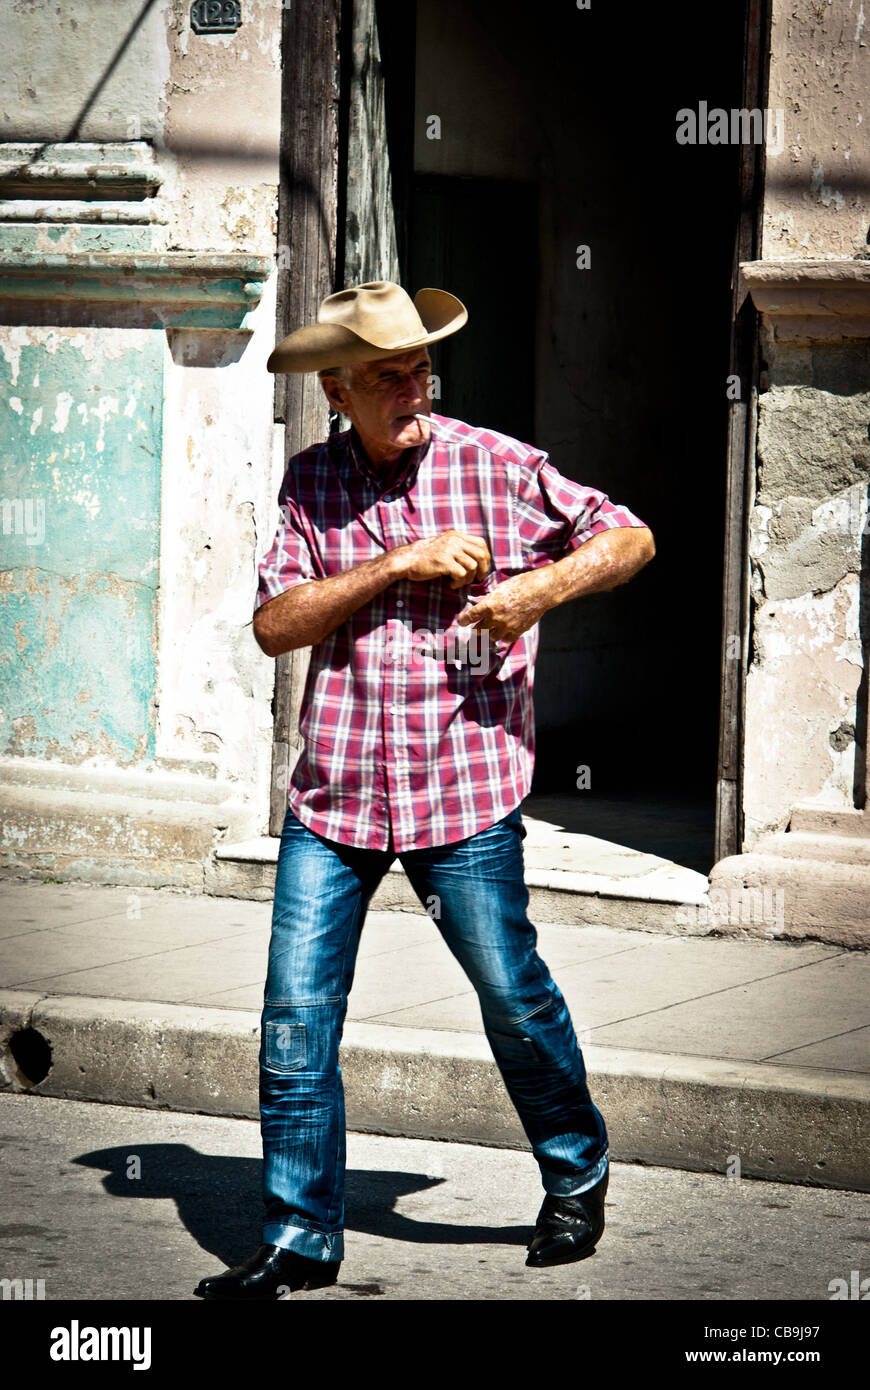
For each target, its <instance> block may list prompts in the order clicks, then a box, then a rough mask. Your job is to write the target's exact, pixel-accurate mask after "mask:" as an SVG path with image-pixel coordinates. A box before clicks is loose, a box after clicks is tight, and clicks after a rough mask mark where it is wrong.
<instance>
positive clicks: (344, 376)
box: [317, 366, 352, 387]
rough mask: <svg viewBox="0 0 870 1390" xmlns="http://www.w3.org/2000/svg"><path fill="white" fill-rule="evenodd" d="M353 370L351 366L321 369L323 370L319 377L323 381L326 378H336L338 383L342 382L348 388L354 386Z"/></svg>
mask: <svg viewBox="0 0 870 1390" xmlns="http://www.w3.org/2000/svg"><path fill="white" fill-rule="evenodd" d="M351 370H352V369H351V367H350V366H344V367H321V369H320V371H319V372H318V373H317V375H318V376H319V378H320V380H321V381H322V380H323V378H324V377H325V376H334V377H335V378H336V379H337V380H338V381H340V382H341V384H342V386H345V387H347V386H350V385H351V384H352V382H351Z"/></svg>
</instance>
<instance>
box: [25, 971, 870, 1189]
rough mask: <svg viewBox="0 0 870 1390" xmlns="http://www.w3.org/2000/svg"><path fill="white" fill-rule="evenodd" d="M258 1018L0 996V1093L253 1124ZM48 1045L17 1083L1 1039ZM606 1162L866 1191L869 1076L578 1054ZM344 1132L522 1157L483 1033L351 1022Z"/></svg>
mask: <svg viewBox="0 0 870 1390" xmlns="http://www.w3.org/2000/svg"><path fill="white" fill-rule="evenodd" d="M259 1024H260V1017H259V1014H258V1013H254V1012H253V1011H250V1010H242V1009H211V1008H204V1007H198V1006H192V1005H184V1004H156V1003H149V1002H141V1001H137V1000H114V999H89V998H85V997H82V996H78V995H70V996H63V995H54V996H48V997H46V996H41V995H39V994H37V993H35V992H33V991H19V990H8V991H0V1070H2V1073H3V1076H4V1081H5V1084H4V1087H3V1089H5V1090H7V1091H8V1090H12V1091H17V1092H32V1093H33V1094H35V1095H45V1096H57V1097H64V1098H67V1099H71V1100H92V1101H101V1102H103V1103H105V1104H111V1105H135V1106H142V1107H145V1108H153V1109H159V1110H178V1111H187V1112H193V1113H199V1114H207V1115H224V1116H235V1117H240V1118H248V1119H256V1118H257V1117H258V1115H259V1110H258V1098H257V1097H258V1076H257V1058H258V1050H259ZM26 1028H32V1029H35V1030H36V1031H37V1032H38V1033H39V1034H40V1035H41V1036H42V1038H44V1039H45V1040H46V1042H47V1043H48V1044H49V1046H50V1048H51V1054H52V1064H51V1069H50V1071H49V1072H48V1075H47V1076H46V1077H45V1079H44V1080H42V1081H40V1082H38V1083H37V1084H33V1083H32V1080H28V1078H27V1077H25V1076H24V1075H22V1072H21V1070H20V1068H19V1066H18V1065H17V1064H16V1063H15V1061H14V1059H13V1057H12V1054H11V1052H10V1050H9V1039H10V1037H11V1036H12V1035H13V1034H14V1033H16V1032H19V1031H21V1030H23V1029H26ZM583 1053H584V1057H585V1060H586V1064H587V1071H588V1075H589V1084H590V1090H591V1092H592V1095H593V1097H594V1099H595V1102H596V1104H597V1105H598V1106H599V1107H600V1109H601V1110H602V1112H603V1114H604V1117H605V1120H606V1122H607V1128H608V1132H609V1136H610V1152H611V1156H612V1158H613V1159H614V1160H616V1161H620V1162H627V1163H649V1164H656V1165H660V1166H663V1167H668V1168H682V1169H688V1170H693V1171H702V1172H717V1173H725V1172H729V1173H732V1174H733V1175H734V1176H735V1177H736V1176H744V1177H753V1178H767V1179H769V1180H774V1181H780V1182H796V1183H807V1184H812V1185H815V1186H821V1187H836V1188H846V1189H849V1190H852V1191H859V1192H868V1191H870V1164H868V1157H867V1156H868V1154H870V1077H866V1076H863V1075H859V1074H857V1073H853V1072H848V1073H838V1072H833V1071H823V1070H821V1069H811V1068H798V1067H791V1066H775V1065H772V1064H770V1063H753V1062H737V1063H735V1062H730V1061H723V1060H720V1059H711V1058H705V1057H688V1056H676V1055H672V1054H658V1053H651V1052H639V1051H629V1050H626V1049H622V1048H612V1047H596V1046H593V1045H586V1046H584V1049H583ZM341 1069H342V1078H343V1081H344V1089H345V1106H346V1114H347V1125H348V1128H349V1129H351V1130H356V1131H358V1132H363V1133H378V1134H391V1135H401V1136H405V1137H409V1138H425V1139H444V1140H451V1141H454V1142H461V1143H474V1144H487V1145H495V1146H502V1147H508V1148H525V1149H528V1147H529V1146H528V1143H527V1141H526V1138H525V1135H524V1134H523V1131H522V1128H521V1126H520V1123H519V1120H518V1118H517V1115H516V1113H515V1111H514V1109H513V1106H512V1105H511V1103H510V1100H509V1099H508V1096H507V1093H506V1092H505V1090H504V1086H503V1084H502V1081H501V1077H500V1076H499V1073H498V1070H497V1068H496V1066H495V1063H494V1062H493V1060H492V1055H491V1053H490V1051H489V1045H488V1043H487V1041H486V1039H485V1037H483V1036H478V1035H476V1034H471V1033H453V1032H446V1031H445V1032H441V1031H434V1030H424V1029H413V1028H395V1027H389V1026H386V1025H384V1024H368V1023H349V1024H347V1025H346V1027H345V1030H344V1036H343V1041H342V1048H341Z"/></svg>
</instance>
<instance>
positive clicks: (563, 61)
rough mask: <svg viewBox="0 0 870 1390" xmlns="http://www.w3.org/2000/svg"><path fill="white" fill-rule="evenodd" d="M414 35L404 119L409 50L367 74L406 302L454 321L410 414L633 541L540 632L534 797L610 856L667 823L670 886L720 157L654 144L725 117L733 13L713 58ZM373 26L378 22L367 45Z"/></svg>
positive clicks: (701, 826)
mask: <svg viewBox="0 0 870 1390" xmlns="http://www.w3.org/2000/svg"><path fill="white" fill-rule="evenodd" d="M407 10H408V6H407V3H404V4H397V5H396V12H397V15H398V13H399V12H400V11H402V12H403V13H405V14H407ZM414 10H415V33H414V34H413V35H412V34H411V29H410V27H409V26H408V23H407V19H405V20H404V21H403V22H404V24H405V33H406V35H407V36H408V37H407V38H406V44H411V43H412V44H413V49H414V52H413V72H414V80H413V89H414V90H413V99H412V96H411V86H410V84H411V67H412V63H411V54H410V52H409V50H408V47H406V49H405V60H404V61H402V58H401V54H400V53H399V52H398V50H397V48H396V46H395V45H393V47H392V49H390V50H389V52H390V67H389V68H388V71H387V94H388V102H387V110H388V118H389V115H390V109H391V105H390V90H391V88H390V82H391V77H390V73H391V72H392V74H393V78H392V91H393V100H392V110H393V111H394V112H396V111H401V112H403V113H404V115H403V119H404V120H405V121H406V120H407V117H408V114H409V112H410V111H411V109H412V107H413V112H414V116H413V132H414V138H413V153H412V152H411V143H412V142H411V141H410V140H409V139H407V138H406V139H405V144H404V148H405V151H406V161H410V167H408V163H407V162H406V164H405V166H404V167H403V168H398V167H397V168H396V170H395V182H396V186H397V187H398V188H400V189H401V190H402V219H403V221H402V231H403V237H402V239H401V242H400V245H401V247H402V249H403V258H402V273H403V279H404V283H405V284H406V285H407V287H408V288H409V289H410V290H411V291H412V292H413V291H415V290H416V289H418V288H420V287H421V286H423V285H436V286H441V287H443V288H445V289H449V290H452V291H453V292H455V293H457V294H458V295H459V296H460V298H462V299H463V300H464V301H465V302H466V304H467V305H468V308H469V314H470V318H469V325H468V328H467V329H465V330H463V333H461V334H459V335H457V337H456V339H455V340H451V345H450V347H449V348H448V349H446V351H445V352H444V353H442V355H441V357H440V359H438V365H436V366H435V368H434V370H435V371H436V373H438V374H439V375H441V377H442V399H441V400H440V401H439V400H435V401H434V402H433V405H434V407H435V408H436V409H438V410H440V411H442V413H445V414H453V415H456V416H458V417H459V418H462V419H466V420H469V421H470V422H471V423H473V424H479V425H489V426H491V427H493V428H495V429H499V430H502V431H504V432H505V433H508V434H513V435H517V436H518V437H519V438H521V439H524V440H525V441H526V442H529V443H532V444H534V445H535V446H536V447H538V448H541V449H544V450H546V451H547V452H548V453H549V455H550V458H551V460H552V462H553V463H554V464H555V466H556V467H557V468H559V470H560V471H561V472H563V473H564V474H566V476H569V477H572V478H574V479H575V480H577V481H579V482H582V483H585V484H589V485H591V486H592V487H595V488H598V489H600V490H601V491H603V492H605V493H607V495H608V496H609V497H610V498H611V500H613V501H614V502H620V503H624V504H625V505H627V506H628V507H629V508H630V509H631V510H632V511H633V512H635V513H636V514H637V515H638V516H639V517H640V518H641V519H642V520H643V521H645V522H646V523H647V524H648V525H649V526H650V527H651V528H652V530H653V532H654V534H655V537H656V544H657V555H656V558H655V560H654V561H653V562H652V564H651V565H650V566H648V567H647V569H646V570H644V571H643V572H642V573H641V574H640V575H639V576H638V577H637V578H636V579H635V580H633V581H632V582H631V583H630V584H628V585H626V586H625V587H623V588H620V589H617V590H615V591H612V592H611V593H608V594H603V595H598V596H593V597H590V598H586V599H581V600H577V601H575V602H573V603H570V604H567V605H564V606H563V607H561V608H559V609H556V610H554V611H553V612H551V613H549V614H547V615H546V617H545V618H544V620H543V622H542V624H541V645H540V655H539V660H538V666H537V672H536V681H535V708H536V726H537V760H536V773H535V784H534V792H535V793H536V794H546V795H550V796H552V795H558V796H565V797H570V798H573V804H574V807H575V813H572V815H573V822H574V825H575V828H583V829H586V828H587V827H588V829H589V832H590V833H593V834H594V833H597V832H596V829H595V826H596V814H598V816H599V821H600V815H601V814H604V812H606V818H607V820H608V825H609V830H608V832H607V833H608V834H610V833H611V832H612V830H613V824H614V820H613V812H614V808H616V812H617V819H618V814H619V813H620V808H622V809H623V810H624V813H625V816H626V817H627V818H630V819H631V820H632V823H633V824H635V825H638V824H640V823H642V824H643V825H645V826H646V827H647V830H649V827H650V826H654V825H655V823H656V819H657V817H659V818H660V817H663V816H664V815H665V808H667V812H666V814H667V817H668V818H669V819H670V821H671V822H672V823H673V824H674V825H676V824H679V825H680V826H681V827H682V828H681V830H680V831H679V835H678V839H680V840H681V841H682V842H683V843H684V845H685V852H684V854H683V856H682V858H681V860H680V862H683V863H689V862H691V863H692V865H693V866H694V867H697V868H709V867H710V865H711V864H712V862H713V858H714V856H713V827H714V817H715V799H716V778H717V737H718V724H719V691H720V644H721V637H722V556H723V544H724V529H725V515H726V513H725V507H726V491H725V489H726V437H727V436H726V431H727V398H726V377H727V373H728V350H729V331H730V319H731V307H732V305H731V286H730V277H731V260H732V252H733V246H734V235H735V227H736V223H737V218H738V213H739V206H738V183H737V179H738V162H739V148H738V147H737V146H734V145H713V144H710V143H706V144H696V145H685V144H678V143H677V140H676V130H677V125H678V120H677V113H678V112H679V111H681V110H683V109H690V110H694V111H697V110H698V107H699V104H700V103H702V102H703V103H706V106H707V108H708V109H713V108H715V107H720V108H724V109H725V110H726V111H728V110H731V109H734V108H739V107H740V106H741V105H742V96H741V92H742V76H743V47H744V25H745V4H744V3H743V0H738V3H735V4H734V5H731V6H727V7H724V8H723V9H721V10H720V11H718V12H717V15H716V22H715V32H711V30H710V28H709V25H705V27H704V30H703V32H702V30H701V28H700V27H699V14H700V12H699V10H698V8H697V5H696V4H695V3H693V2H690V0H676V3H673V4H671V5H669V6H666V7H662V6H636V7H635V6H632V7H630V8H629V10H626V7H624V6H616V5H606V4H601V5H598V4H595V5H593V6H592V7H591V8H590V9H589V10H580V9H578V8H577V6H576V5H575V4H573V3H568V0H565V3H558V2H557V0H550V3H548V4H545V5H543V6H540V5H539V6H529V5H527V4H525V3H518V0H505V3H503V4H500V5H499V6H498V7H497V10H496V11H494V10H493V8H492V6H491V5H490V4H489V3H487V0H417V4H416V6H415V7H414ZM392 11H393V6H392V5H391V3H390V0H379V3H378V17H379V23H380V26H381V32H382V33H384V32H385V26H386V27H388V28H389V27H391V15H392ZM399 28H400V25H399V22H398V20H397V26H396V30H395V32H399ZM397 92H398V93H399V97H398V99H397V98H396V93H397ZM403 129H404V127H403ZM400 147H401V140H400V139H399V138H398V137H396V138H391V140H390V148H391V155H394V151H395V149H398V148H400ZM508 305H510V309H508V307H507V306H508ZM506 314H508V316H509V317H508V318H507V319H506V317H505V315H506ZM514 315H515V317H514ZM472 326H473V327H472ZM448 353H449V356H448ZM496 363H499V364H501V374H500V373H499V371H497V370H494V367H495V364H496ZM580 766H585V767H588V769H589V779H588V780H589V786H588V787H587V788H586V789H585V790H581V789H578V786H577V769H578V767H580ZM633 807H634V808H635V810H633V809H632V808H633ZM596 808H597V812H596ZM635 811H637V814H635ZM614 838H619V837H618V836H614ZM666 838H668V837H666ZM690 841H691V843H689V842H690ZM668 844H669V845H671V847H672V848H675V846H674V845H673V844H672V837H671V838H668ZM638 847H639V848H641V847H643V846H640V845H639V846H638ZM677 857H679V856H677Z"/></svg>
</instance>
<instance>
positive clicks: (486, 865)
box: [260, 808, 608, 1260]
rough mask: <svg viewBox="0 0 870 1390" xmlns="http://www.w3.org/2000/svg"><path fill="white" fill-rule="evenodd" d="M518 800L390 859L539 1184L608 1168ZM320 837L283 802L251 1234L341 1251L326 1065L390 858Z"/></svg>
mask: <svg viewBox="0 0 870 1390" xmlns="http://www.w3.org/2000/svg"><path fill="white" fill-rule="evenodd" d="M525 834H526V831H525V828H524V826H523V823H522V815H521V812H520V810H519V808H517V809H516V810H515V811H512V812H511V813H510V815H508V816H505V817H504V819H503V820H501V821H499V822H498V823H497V824H496V825H493V826H490V827H489V829H487V830H483V831H481V832H480V833H478V834H476V835H471V836H469V837H468V838H467V839H465V840H459V841H456V842H455V843H453V844H449V845H439V846H436V847H434V848H429V849H419V850H409V851H406V852H404V853H402V854H400V855H399V858H400V860H401V863H402V867H403V868H404V870H405V873H406V874H407V876H408V878H409V880H410V882H411V884H412V886H413V888H414V891H415V893H416V894H417V896H418V897H419V899H420V901H421V903H422V904H423V906H424V907H426V908H427V910H428V911H429V913H430V915H431V916H432V917H433V919H434V921H435V923H436V924H437V926H438V929H439V930H440V932H441V935H442V936H443V937H444V940H445V942H446V943H447V946H448V947H449V949H450V950H451V951H452V953H453V955H454V956H455V957H456V959H457V960H458V961H459V964H460V965H461V966H462V968H463V970H464V971H465V973H466V975H467V976H468V978H469V980H470V981H471V983H472V984H473V986H474V988H475V990H476V992H477V996H478V1002H479V1004H480V1010H481V1016H482V1019H483V1027H484V1031H485V1033H486V1037H487V1039H488V1041H489V1045H490V1047H491V1048H492V1053H493V1056H494V1058H495V1061H496V1064H497V1066H498V1069H499V1071H500V1073H501V1076H502V1079H503V1081H504V1084H505V1086H506V1088H507V1092H508V1095H509V1096H510V1098H511V1101H512V1102H513V1104H514V1106H515V1107H516V1110H517V1113H518V1115H519V1117H520V1121H521V1123H522V1126H523V1129H524V1130H525V1133H526V1136H527V1138H528V1140H529V1143H530V1145H531V1148H532V1153H533V1154H534V1157H535V1159H536V1160H537V1163H538V1166H539V1168H540V1172H541V1181H542V1183H543V1187H544V1190H545V1191H546V1192H550V1193H553V1194H555V1195H557V1196H570V1195H574V1194H576V1193H578V1192H583V1191H584V1190H585V1189H586V1188H588V1187H591V1186H593V1184H594V1183H596V1182H598V1180H599V1179H600V1178H602V1177H603V1176H604V1173H605V1172H606V1171H607V1166H608V1140H607V1130H606V1128H605V1125H604V1120H603V1118H602V1116H601V1114H600V1112H599V1111H598V1109H597V1108H596V1106H595V1105H594V1104H593V1102H592V1099H591V1097H590V1095H589V1090H588V1087H587V1084H586V1070H585V1067H584V1063H583V1055H582V1053H581V1051H580V1047H579V1045H578V1042H577V1038H576V1034H575V1032H574V1028H573V1025H572V1023H571V1017H570V1014H569V1013H568V1008H567V1005H566V1004H565V1000H564V999H563V997H562V994H561V992H560V991H559V989H558V987H557V985H556V984H555V982H554V981H553V979H552V977H551V975H550V972H549V970H548V969H547V967H546V965H545V964H544V962H543V961H542V960H541V958H540V956H539V955H538V953H537V950H536V945H537V933H536V931H535V928H534V927H533V926H532V924H531V922H530V921H529V919H528V917H527V915H526V909H527V907H528V902H529V894H528V889H527V888H526V886H525V882H524V878H523V852H522V841H523V839H524V838H525ZM395 857H396V856H395V854H394V853H393V852H392V851H390V850H384V851H381V850H369V849H357V848H355V847H353V846H349V845H343V844H339V843H337V842H336V841H333V840H326V839H324V838H323V837H322V836H320V835H317V834H315V833H314V832H313V831H311V830H309V829H308V827H307V826H305V825H303V824H302V822H301V821H300V820H299V819H298V817H296V816H295V815H294V814H293V812H292V811H290V810H289V808H288V811H287V814H286V817H285V820H284V826H283V830H282V834H281V846H280V850H279V854H278V871H277V879H276V884H275V902H274V909H273V915H272V937H271V942H270V947H269V966H268V974H267V978H266V986H265V994H264V1006H263V1016H262V1031H261V1043H260V1128H261V1134H262V1140H263V1196H264V1200H265V1204H266V1220H265V1227H264V1231H263V1240H264V1242H265V1243H267V1244H271V1245H280V1246H282V1247H284V1248H285V1249H288V1250H296V1251H298V1253H299V1254H301V1255H307V1256H308V1257H309V1258H310V1259H316V1260H340V1259H342V1258H343V1255H344V1179H345V1157H346V1151H345V1114H344V1090H343V1086H342V1077H341V1067H340V1065H339V1060H338V1056H339V1053H338V1049H339V1042H340V1040H341V1035H342V1029H343V1026H344V1019H345V1014H346V1012H347V998H348V993H349V991H350V988H351V984H352V982H353V976H354V968H355V965H356V956H357V949H358V947H359V941H360V934H361V931H362V927H363V922H364V920H365V915H366V911H367V908H368V905H369V901H370V899H371V897H372V894H373V893H374V891H375V889H376V888H377V886H378V884H379V883H380V881H381V879H382V878H383V876H384V874H385V873H386V872H387V870H388V868H389V866H390V864H391V863H392V861H393V859H394V858H395Z"/></svg>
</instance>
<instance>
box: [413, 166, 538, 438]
mask: <svg viewBox="0 0 870 1390" xmlns="http://www.w3.org/2000/svg"><path fill="white" fill-rule="evenodd" d="M412 208H413V212H412V224H411V225H412V238H411V245H410V275H411V283H412V284H413V285H414V288H415V289H420V288H421V287H423V286H424V285H429V284H432V285H435V286H436V287H437V286H444V287H445V288H446V286H448V285H449V286H450V290H451V293H452V294H455V295H458V297H459V298H460V299H461V300H462V302H463V304H465V305H466V306H468V307H469V320H468V323H467V324H466V325H465V327H464V328H463V330H462V332H461V333H457V334H456V335H455V336H452V337H450V338H446V339H444V340H443V341H442V342H440V343H433V344H432V349H431V354H430V355H431V358H432V371H433V374H434V376H435V379H436V380H435V382H434V383H433V385H436V386H437V387H438V388H439V394H438V395H437V396H435V397H433V400H432V408H433V410H435V411H437V412H439V413H440V414H443V415H451V416H453V417H454V418H455V419H459V420H466V421H468V423H469V424H476V425H482V424H485V423H487V422H488V421H495V420H497V421H498V425H497V428H498V429H499V430H501V431H502V433H503V434H509V435H511V436H512V437H513V438H514V439H522V440H531V439H533V438H534V430H535V323H536V317H537V310H536V291H537V269H538V200H537V188H536V187H535V185H534V184H531V185H525V184H516V183H512V182H509V181H508V180H498V179H471V178H455V179H454V178H444V177H439V176H437V175H431V176H428V177H427V176H421V177H418V178H417V179H416V180H415V182H414V194H413V204H412ZM469 229H471V231H472V234H471V235H469ZM517 266H522V267H523V273H522V274H521V275H517V274H516V267H517ZM427 276H429V277H434V278H429V279H427V278H426V277H427ZM472 306H473V307H472Z"/></svg>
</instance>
